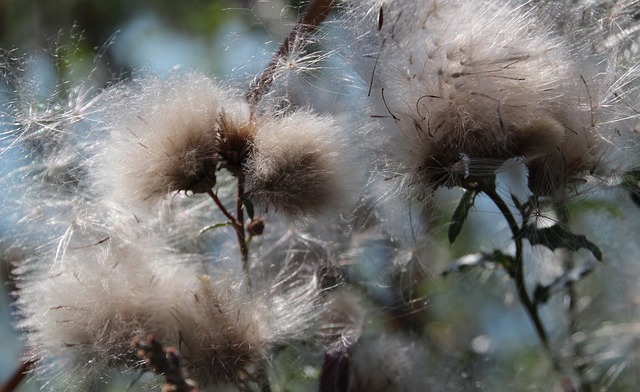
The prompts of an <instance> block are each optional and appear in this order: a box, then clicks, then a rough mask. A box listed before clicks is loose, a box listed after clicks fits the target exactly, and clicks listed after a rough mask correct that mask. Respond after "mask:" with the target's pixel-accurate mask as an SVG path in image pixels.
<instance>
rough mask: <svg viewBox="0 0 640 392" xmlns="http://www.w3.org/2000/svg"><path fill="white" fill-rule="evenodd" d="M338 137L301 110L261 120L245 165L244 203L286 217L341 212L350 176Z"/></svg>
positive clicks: (325, 122) (325, 121)
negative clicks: (249, 200)
mask: <svg viewBox="0 0 640 392" xmlns="http://www.w3.org/2000/svg"><path fill="white" fill-rule="evenodd" d="M339 131H340V129H339V128H338V127H337V125H336V123H335V121H334V120H333V119H332V118H331V117H329V116H319V115H316V114H314V113H311V112H309V111H307V110H300V111H297V112H294V113H292V114H288V115H286V116H284V117H275V118H272V119H268V120H265V121H264V123H262V124H261V125H260V127H259V130H258V131H257V133H256V136H255V141H254V148H255V151H254V153H253V156H252V158H251V159H250V160H249V162H248V165H247V191H248V193H249V195H250V197H251V198H252V199H254V200H255V201H257V202H258V203H260V204H262V205H264V206H266V207H267V208H268V207H273V208H274V209H275V210H277V211H279V212H282V213H284V214H285V215H288V216H291V217H299V216H302V215H307V214H320V213H323V212H327V211H328V210H331V209H335V208H342V207H344V205H343V203H344V204H346V195H347V194H348V193H347V189H348V188H349V184H348V179H347V178H349V177H350V175H349V168H348V167H347V166H346V164H345V162H346V161H345V155H346V149H345V146H344V144H343V142H342V141H341V136H340V133H339Z"/></svg>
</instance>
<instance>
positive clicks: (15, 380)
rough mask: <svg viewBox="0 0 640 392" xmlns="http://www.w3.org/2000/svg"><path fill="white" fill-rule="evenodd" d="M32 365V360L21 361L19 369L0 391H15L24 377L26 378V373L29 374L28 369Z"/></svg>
mask: <svg viewBox="0 0 640 392" xmlns="http://www.w3.org/2000/svg"><path fill="white" fill-rule="evenodd" d="M34 363H35V361H34V360H25V361H22V363H21V364H20V367H19V368H18V369H16V371H15V373H13V376H11V378H10V379H9V381H7V383H6V384H5V385H4V386H2V388H0V391H2V392H13V391H15V390H16V388H18V385H20V383H21V382H22V381H23V380H24V379H25V377H26V376H27V373H28V372H29V369H31V367H32V366H33V364H34Z"/></svg>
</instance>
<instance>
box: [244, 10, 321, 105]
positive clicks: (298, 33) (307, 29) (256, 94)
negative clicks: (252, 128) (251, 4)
mask: <svg viewBox="0 0 640 392" xmlns="http://www.w3.org/2000/svg"><path fill="white" fill-rule="evenodd" d="M333 3H334V0H314V1H313V2H312V3H311V4H310V5H309V8H307V11H306V12H305V13H304V15H302V17H301V18H300V19H299V20H298V22H297V23H296V25H295V26H294V27H293V30H291V33H290V34H289V36H288V37H287V38H285V40H284V42H283V43H282V45H281V46H280V49H279V50H278V52H277V53H276V54H275V55H274V56H273V58H272V59H271V62H269V64H268V65H267V67H266V68H265V69H264V70H263V71H262V72H261V73H260V74H259V75H258V76H256V78H255V79H254V80H253V82H252V83H251V86H250V87H249V91H248V92H247V95H246V96H245V98H246V99H247V102H249V104H250V105H251V106H255V105H257V104H258V103H259V102H260V100H261V99H262V97H263V96H264V95H265V94H266V93H267V92H268V91H269V89H270V88H271V85H272V84H273V82H274V74H275V73H276V71H277V69H278V63H279V61H280V59H281V58H283V57H285V56H287V55H289V54H290V53H291V51H292V49H293V47H294V45H296V44H298V45H299V44H300V42H304V41H305V40H306V38H307V37H308V36H309V35H311V34H313V32H314V31H315V30H316V29H317V28H318V26H320V24H321V23H322V22H323V21H324V20H325V19H326V17H327V16H328V15H329V12H330V11H331V8H332V7H333Z"/></svg>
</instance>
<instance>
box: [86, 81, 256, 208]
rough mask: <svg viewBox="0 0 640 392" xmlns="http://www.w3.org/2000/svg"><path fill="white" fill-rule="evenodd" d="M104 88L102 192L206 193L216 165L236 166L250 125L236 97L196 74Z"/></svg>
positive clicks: (127, 195) (119, 195)
mask: <svg viewBox="0 0 640 392" xmlns="http://www.w3.org/2000/svg"><path fill="white" fill-rule="evenodd" d="M138 83H139V85H133V86H131V85H126V86H120V87H117V88H114V89H112V91H110V92H107V93H106V94H109V95H110V97H109V98H108V99H106V100H105V113H104V114H105V116H104V121H105V122H106V124H105V128H106V131H107V132H108V134H109V137H108V138H106V140H104V141H103V144H104V149H103V153H102V154H101V155H100V156H99V157H98V160H97V162H96V165H95V173H94V176H95V178H96V181H97V182H98V183H99V184H101V185H102V188H104V192H105V194H106V195H107V196H106V197H109V196H113V198H115V199H116V200H119V201H121V202H123V203H125V204H140V203H141V202H145V201H155V200H157V199H159V198H161V197H162V196H164V195H166V194H168V193H173V192H179V191H190V192H193V193H203V192H207V191H208V190H210V189H211V188H212V187H213V186H214V185H215V183H216V170H217V169H218V168H222V167H224V168H227V169H229V170H230V171H231V172H232V173H233V172H234V171H237V170H240V168H241V167H242V164H243V160H244V159H246V155H247V151H248V147H249V145H250V139H251V137H252V133H253V125H252V123H251V121H250V119H249V117H250V115H249V107H248V104H246V103H245V102H244V101H242V100H241V99H240V98H238V95H237V94H236V93H235V92H233V91H231V90H225V89H223V88H221V87H219V86H218V85H217V84H216V82H215V81H213V80H211V79H209V78H207V77H205V76H202V75H199V74H196V73H189V74H176V75H172V76H171V77H170V78H169V79H168V80H160V79H154V78H148V79H142V80H140V81H138Z"/></svg>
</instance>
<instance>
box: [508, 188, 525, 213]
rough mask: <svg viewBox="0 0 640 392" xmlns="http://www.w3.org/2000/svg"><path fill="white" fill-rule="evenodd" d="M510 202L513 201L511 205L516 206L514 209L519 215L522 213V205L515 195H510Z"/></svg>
mask: <svg viewBox="0 0 640 392" xmlns="http://www.w3.org/2000/svg"><path fill="white" fill-rule="evenodd" d="M511 200H512V201H513V205H514V206H516V209H517V210H518V211H519V212H520V213H522V212H523V211H524V205H523V204H522V203H521V202H520V200H518V198H517V197H516V195H514V194H513V193H512V194H511Z"/></svg>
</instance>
